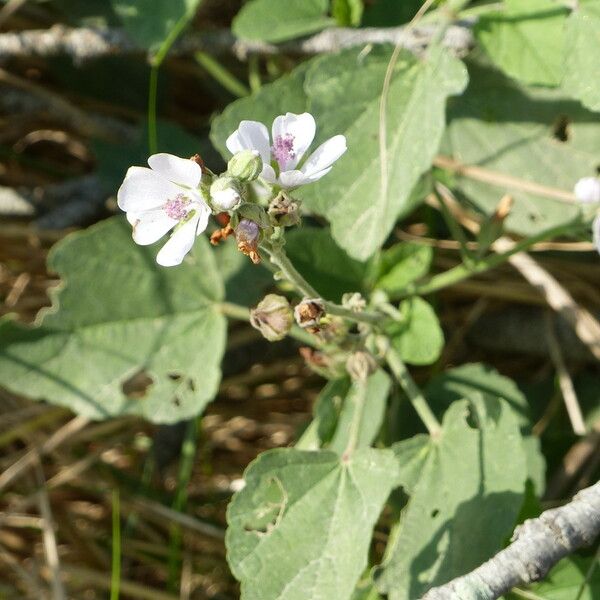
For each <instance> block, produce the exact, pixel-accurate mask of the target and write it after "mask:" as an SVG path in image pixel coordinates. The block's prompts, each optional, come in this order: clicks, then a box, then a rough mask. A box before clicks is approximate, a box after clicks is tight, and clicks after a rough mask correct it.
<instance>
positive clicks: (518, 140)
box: [441, 64, 600, 235]
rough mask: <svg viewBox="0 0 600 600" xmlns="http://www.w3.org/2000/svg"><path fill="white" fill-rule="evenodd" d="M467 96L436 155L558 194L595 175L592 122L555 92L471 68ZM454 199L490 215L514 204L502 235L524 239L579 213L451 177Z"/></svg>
mask: <svg viewBox="0 0 600 600" xmlns="http://www.w3.org/2000/svg"><path fill="white" fill-rule="evenodd" d="M469 73H470V82H471V83H470V85H469V88H468V89H467V91H466V92H465V93H464V94H463V95H462V96H461V97H460V98H457V99H455V100H453V102H452V103H451V105H450V107H449V111H448V121H449V123H448V128H447V132H446V137H445V140H444V143H443V146H442V149H441V153H442V154H447V155H450V156H454V158H456V159H457V160H459V161H460V162H462V163H464V164H469V165H477V166H479V167H483V168H484V169H487V170H489V171H492V172H495V173H499V174H501V175H508V176H511V177H516V178H519V179H524V180H527V181H530V182H535V183H538V184H542V185H545V186H549V187H554V188H558V189H562V190H566V191H570V190H572V189H573V186H574V184H575V182H576V181H577V180H578V179H579V178H581V177H585V176H587V175H590V174H593V173H595V172H596V167H597V166H598V142H597V140H598V136H600V115H598V114H595V113H591V112H589V111H587V110H585V109H583V108H582V107H581V105H580V104H579V103H578V102H574V101H572V100H569V99H567V98H565V97H564V96H563V95H562V93H561V92H560V90H553V89H547V88H536V89H533V88H525V87H521V86H519V85H518V84H517V83H515V82H514V81H510V80H508V79H507V78H505V77H504V76H502V75H501V74H500V73H499V72H497V71H494V70H493V69H489V68H485V67H482V66H481V65H477V64H472V65H470V68H469ZM456 184H457V186H458V189H459V191H460V192H462V193H463V194H465V196H466V198H467V199H468V200H469V201H470V202H472V203H473V204H474V205H475V206H476V207H477V208H478V209H480V210H481V211H482V212H483V213H485V214H487V215H491V214H492V213H493V212H494V210H495V208H496V206H497V204H498V201H499V199H500V197H501V196H502V195H503V194H505V193H509V194H511V196H513V198H514V200H515V204H514V206H513V208H512V210H511V213H510V215H509V216H508V218H507V220H506V228H507V229H508V230H510V231H514V232H516V233H518V234H521V235H532V234H535V233H539V232H540V231H543V230H545V229H548V228H550V227H554V226H557V225H560V224H564V223H567V222H569V221H571V220H572V219H574V218H575V217H576V216H577V215H578V214H579V207H578V206H576V205H574V204H569V203H565V202H560V201H558V200H552V199H550V198H547V197H543V196H539V195H536V194H531V193H527V192H523V191H521V190H520V189H518V187H514V186H511V185H509V184H504V183H502V184H501V185H497V186H496V185H490V184H489V183H483V182H480V181H475V180H474V179H469V178H467V177H461V176H459V175H456Z"/></svg>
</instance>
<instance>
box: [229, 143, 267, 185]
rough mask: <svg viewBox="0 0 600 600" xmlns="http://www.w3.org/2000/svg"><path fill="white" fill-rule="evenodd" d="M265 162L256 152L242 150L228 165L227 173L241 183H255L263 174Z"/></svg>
mask: <svg viewBox="0 0 600 600" xmlns="http://www.w3.org/2000/svg"><path fill="white" fill-rule="evenodd" d="M262 168H263V162H262V159H261V157H260V154H259V153H258V152H257V151H256V150H242V151H241V152H238V153H237V154H234V155H233V157H232V158H231V159H230V160H229V162H228V163H227V173H229V175H231V176H232V177H235V178H236V179H239V180H240V181H244V182H248V181H254V180H255V179H256V178H257V177H258V176H259V175H260V173H261V171H262Z"/></svg>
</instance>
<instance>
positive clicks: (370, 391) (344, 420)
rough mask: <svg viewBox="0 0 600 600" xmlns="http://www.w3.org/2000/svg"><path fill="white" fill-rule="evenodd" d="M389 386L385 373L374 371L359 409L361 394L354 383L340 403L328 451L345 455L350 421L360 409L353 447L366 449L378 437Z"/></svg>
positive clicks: (350, 426)
mask: <svg viewBox="0 0 600 600" xmlns="http://www.w3.org/2000/svg"><path fill="white" fill-rule="evenodd" d="M390 387H391V380H390V378H389V376H388V374H387V373H386V372H385V371H383V370H381V369H378V370H377V371H375V373H373V374H372V375H370V376H369V378H368V379H367V390H366V395H365V400H364V406H363V407H362V408H361V406H360V401H359V396H360V395H361V394H363V393H364V392H363V391H361V390H360V389H359V388H358V384H356V383H353V384H352V385H351V387H350V389H349V391H348V395H347V396H346V398H345V400H344V403H343V404H342V409H341V411H340V416H339V419H338V422H337V426H336V429H335V434H334V435H333V438H332V440H331V442H330V443H329V445H328V446H327V448H328V449H329V450H333V451H334V452H336V453H337V454H340V455H341V454H343V453H344V451H345V450H346V448H347V446H348V441H349V439H350V435H351V433H350V432H351V428H352V422H353V420H354V418H355V416H356V411H357V410H361V411H362V414H361V416H360V417H359V418H360V422H359V423H360V425H359V429H358V435H357V438H356V447H357V448H368V447H369V446H370V445H371V444H372V443H373V441H374V440H375V438H376V437H377V434H378V433H379V429H380V428H381V424H382V423H383V418H384V416H385V407H386V405H387V398H388V394H389V391H390Z"/></svg>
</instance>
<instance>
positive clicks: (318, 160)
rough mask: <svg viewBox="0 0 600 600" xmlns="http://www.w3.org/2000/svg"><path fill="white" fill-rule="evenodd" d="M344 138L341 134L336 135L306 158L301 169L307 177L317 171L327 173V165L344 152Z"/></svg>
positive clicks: (345, 148) (345, 147)
mask: <svg viewBox="0 0 600 600" xmlns="http://www.w3.org/2000/svg"><path fill="white" fill-rule="evenodd" d="M346 150H347V146H346V138H345V136H343V135H336V136H334V137H332V138H330V139H328V140H327V141H326V142H323V143H322V144H321V145H320V146H319V147H318V148H317V149H316V150H315V151H314V152H313V153H312V154H311V155H310V156H309V157H308V159H307V161H306V162H305V163H304V164H303V165H302V169H301V171H302V172H303V173H304V174H305V175H306V176H307V177H308V178H311V177H313V176H315V175H316V174H317V173H319V171H325V170H326V169H327V171H326V173H329V169H328V167H330V166H331V165H332V164H333V163H334V162H335V161H336V160H337V159H338V158H340V156H342V154H344V152H346ZM326 173H322V174H321V175H319V177H317V178H316V179H311V181H316V180H317V179H320V178H321V177H323V175H325V174H326Z"/></svg>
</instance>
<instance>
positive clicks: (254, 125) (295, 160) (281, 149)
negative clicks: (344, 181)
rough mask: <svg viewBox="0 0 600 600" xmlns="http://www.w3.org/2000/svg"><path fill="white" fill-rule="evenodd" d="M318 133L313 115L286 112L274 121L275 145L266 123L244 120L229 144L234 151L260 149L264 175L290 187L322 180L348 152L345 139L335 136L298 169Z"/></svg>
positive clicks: (271, 181) (229, 148)
mask: <svg viewBox="0 0 600 600" xmlns="http://www.w3.org/2000/svg"><path fill="white" fill-rule="evenodd" d="M315 132H316V124H315V120H314V118H313V116H312V115H311V114H309V113H303V114H301V115H295V114H294V113H287V114H285V115H280V116H279V117H277V118H276V119H275V120H274V121H273V127H272V144H271V141H270V139H269V132H268V130H267V128H266V127H265V125H263V124H262V123H259V122H258V121H242V122H241V123H240V125H239V127H238V128H237V130H236V131H234V132H233V133H232V134H231V135H230V136H229V137H228V138H227V142H226V145H227V149H228V150H229V151H230V152H232V153H233V154H235V153H237V152H240V151H242V150H256V151H258V153H259V154H260V157H261V158H262V161H263V169H262V172H261V177H262V178H263V179H264V180H266V181H268V182H269V183H276V184H278V185H280V186H281V187H282V188H287V189H289V188H295V187H298V186H299V185H304V184H305V183H312V182H313V181H317V180H318V179H321V177H323V175H326V174H327V173H329V171H331V167H332V165H333V163H334V162H335V161H336V160H337V159H338V158H340V156H342V154H344V152H346V138H345V137H344V136H343V135H336V136H334V137H332V138H330V139H328V140H327V141H326V142H324V143H323V144H321V145H320V146H319V147H318V148H317V149H316V150H315V151H314V152H313V153H312V154H311V155H310V156H309V157H308V158H307V159H306V160H305V161H303V162H302V165H301V166H300V168H299V169H298V168H297V167H298V165H299V164H300V162H301V161H302V158H303V157H304V155H305V153H306V151H307V150H308V148H309V146H310V145H311V144H312V141H313V140H314V138H315ZM271 159H273V161H272V162H271Z"/></svg>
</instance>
